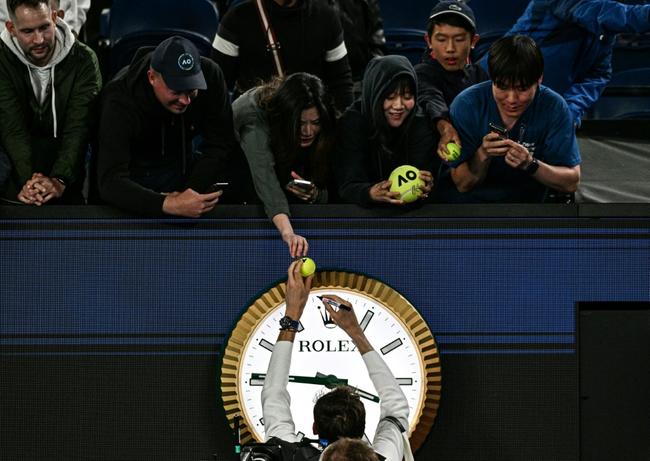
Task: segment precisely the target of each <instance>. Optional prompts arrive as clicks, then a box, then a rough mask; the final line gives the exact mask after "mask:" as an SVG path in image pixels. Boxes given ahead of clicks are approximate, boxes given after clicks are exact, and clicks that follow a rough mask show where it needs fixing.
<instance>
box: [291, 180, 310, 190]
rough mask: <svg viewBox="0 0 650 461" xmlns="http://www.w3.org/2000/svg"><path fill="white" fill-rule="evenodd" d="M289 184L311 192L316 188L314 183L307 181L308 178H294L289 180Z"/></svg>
mask: <svg viewBox="0 0 650 461" xmlns="http://www.w3.org/2000/svg"><path fill="white" fill-rule="evenodd" d="M287 186H293V187H297V188H299V189H302V190H304V191H305V192H309V191H310V190H312V189H313V188H314V183H313V182H311V181H307V180H306V179H294V180H291V181H289V184H287Z"/></svg>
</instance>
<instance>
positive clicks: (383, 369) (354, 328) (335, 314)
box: [323, 295, 409, 461]
mask: <svg viewBox="0 0 650 461" xmlns="http://www.w3.org/2000/svg"><path fill="white" fill-rule="evenodd" d="M323 298H329V299H333V300H335V301H336V302H339V303H341V304H343V305H344V306H346V307H347V308H348V309H345V308H339V309H338V310H334V309H333V308H332V307H331V306H330V305H329V304H328V303H325V302H324V303H323V304H324V306H325V309H327V312H328V313H329V314H330V316H331V318H332V320H334V322H336V324H337V325H338V326H339V328H341V329H342V330H343V331H345V333H346V334H347V335H348V336H349V337H350V339H352V341H353V342H354V344H355V345H356V346H357V349H358V351H359V353H360V354H361V357H362V358H363V361H364V364H365V365H366V368H367V369H368V375H369V376H370V380H371V381H372V383H373V385H374V386H375V389H376V390H377V394H378V395H379V399H380V410H379V419H380V420H379V423H378V424H377V430H376V431H375V438H374V440H373V444H372V445H373V448H374V449H375V450H376V451H377V452H378V453H380V454H381V455H382V456H384V457H385V458H386V460H387V461H401V460H402V457H403V455H404V438H403V436H402V431H401V430H400V428H399V427H398V426H397V425H396V424H395V422H393V421H391V420H390V419H395V420H396V421H397V422H398V423H399V424H400V425H401V426H402V428H404V429H408V415H409V406H408V401H407V400H406V397H405V396H404V393H403V392H402V390H401V389H400V386H399V384H398V383H397V380H396V379H395V377H394V376H393V373H392V372H391V371H390V368H388V366H387V365H386V362H384V361H383V359H382V358H381V356H380V355H379V354H378V353H377V352H376V351H375V350H374V349H373V348H372V345H371V344H370V342H369V341H368V338H366V335H365V333H364V332H363V330H362V329H361V326H360V325H359V322H358V320H357V316H356V315H355V313H354V309H353V308H352V306H351V305H350V304H349V303H348V302H346V301H345V300H343V299H341V298H339V297H338V296H335V295H323ZM387 418H388V419H387Z"/></svg>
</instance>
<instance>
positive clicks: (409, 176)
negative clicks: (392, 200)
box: [388, 165, 424, 203]
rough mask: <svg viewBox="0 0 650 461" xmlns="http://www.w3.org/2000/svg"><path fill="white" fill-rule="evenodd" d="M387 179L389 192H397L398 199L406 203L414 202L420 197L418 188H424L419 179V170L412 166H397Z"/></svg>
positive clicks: (420, 192)
mask: <svg viewBox="0 0 650 461" xmlns="http://www.w3.org/2000/svg"><path fill="white" fill-rule="evenodd" d="M388 179H390V181H391V185H390V191H391V192H399V193H400V199H401V200H403V201H404V202H406V203H411V202H415V201H416V200H417V199H418V198H419V197H420V195H422V191H421V190H420V187H424V181H423V180H422V179H420V170H418V169H417V168H415V167H414V166H411V165H402V166H398V167H397V168H395V169H394V170H393V172H392V173H391V174H390V176H389V178H388Z"/></svg>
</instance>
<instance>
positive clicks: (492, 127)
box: [489, 122, 508, 139]
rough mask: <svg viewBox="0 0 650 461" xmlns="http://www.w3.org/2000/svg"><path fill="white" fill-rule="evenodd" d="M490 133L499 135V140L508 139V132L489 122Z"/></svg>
mask: <svg viewBox="0 0 650 461" xmlns="http://www.w3.org/2000/svg"><path fill="white" fill-rule="evenodd" d="M489 126H490V132H491V133H496V134H498V135H499V139H508V130H506V129H505V128H503V127H502V126H499V125H497V124H495V123H492V122H490V125H489Z"/></svg>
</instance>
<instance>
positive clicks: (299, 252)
mask: <svg viewBox="0 0 650 461" xmlns="http://www.w3.org/2000/svg"><path fill="white" fill-rule="evenodd" d="M282 240H283V241H284V243H286V244H287V246H288V247H289V254H290V255H291V257H292V258H299V257H301V256H307V252H308V251H309V243H307V239H306V238H305V237H302V236H300V235H298V234H295V233H294V232H293V231H291V232H287V233H286V234H285V233H283V234H282Z"/></svg>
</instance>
